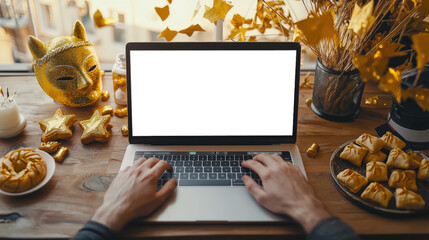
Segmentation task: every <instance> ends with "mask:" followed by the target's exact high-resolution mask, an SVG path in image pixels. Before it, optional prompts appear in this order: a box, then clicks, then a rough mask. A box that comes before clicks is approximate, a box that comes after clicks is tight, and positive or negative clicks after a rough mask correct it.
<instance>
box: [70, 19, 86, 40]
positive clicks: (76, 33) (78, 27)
mask: <svg viewBox="0 0 429 240" xmlns="http://www.w3.org/2000/svg"><path fill="white" fill-rule="evenodd" d="M72 36H73V37H77V38H79V39H81V40H82V41H86V40H87V38H86V31H85V27H84V26H83V24H82V23H81V22H80V21H76V22H75V23H74V27H73V32H72Z"/></svg>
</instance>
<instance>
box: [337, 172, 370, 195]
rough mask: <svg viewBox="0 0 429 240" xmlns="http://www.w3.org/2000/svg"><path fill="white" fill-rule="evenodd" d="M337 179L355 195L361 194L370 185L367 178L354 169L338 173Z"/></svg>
mask: <svg viewBox="0 0 429 240" xmlns="http://www.w3.org/2000/svg"><path fill="white" fill-rule="evenodd" d="M337 179H338V181H340V182H341V184H343V185H344V186H346V187H347V188H348V189H349V190H350V191H351V192H353V193H357V192H359V190H360V189H361V188H362V187H363V186H365V185H366V184H367V183H368V180H367V179H366V178H364V177H363V176H362V175H360V174H359V173H357V172H356V171H354V170H352V169H346V170H344V171H342V172H340V173H338V175H337Z"/></svg>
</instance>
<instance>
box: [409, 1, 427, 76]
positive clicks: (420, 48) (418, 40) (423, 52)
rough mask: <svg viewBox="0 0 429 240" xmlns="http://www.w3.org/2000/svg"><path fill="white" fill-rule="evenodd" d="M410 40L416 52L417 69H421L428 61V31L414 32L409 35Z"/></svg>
mask: <svg viewBox="0 0 429 240" xmlns="http://www.w3.org/2000/svg"><path fill="white" fill-rule="evenodd" d="M426 1H427V0H426ZM411 40H413V45H412V47H413V49H414V50H415V51H416V53H417V57H416V58H417V69H419V70H422V69H423V68H424V67H425V65H426V64H427V63H428V62H429V33H418V34H415V35H413V36H411Z"/></svg>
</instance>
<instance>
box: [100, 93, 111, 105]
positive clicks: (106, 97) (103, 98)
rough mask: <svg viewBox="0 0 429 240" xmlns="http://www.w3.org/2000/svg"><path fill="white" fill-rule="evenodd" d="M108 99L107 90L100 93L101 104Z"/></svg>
mask: <svg viewBox="0 0 429 240" xmlns="http://www.w3.org/2000/svg"><path fill="white" fill-rule="evenodd" d="M109 97H110V93H109V91H108V90H106V91H103V92H101V100H102V101H103V102H105V101H107V100H108V99H109Z"/></svg>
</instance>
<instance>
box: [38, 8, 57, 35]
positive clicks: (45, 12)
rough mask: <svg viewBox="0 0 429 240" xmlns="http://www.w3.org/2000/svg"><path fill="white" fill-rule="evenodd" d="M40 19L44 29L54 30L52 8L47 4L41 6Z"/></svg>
mask: <svg viewBox="0 0 429 240" xmlns="http://www.w3.org/2000/svg"><path fill="white" fill-rule="evenodd" d="M41 17H42V19H43V24H44V26H45V27H46V28H48V29H51V30H55V24H54V17H53V15H52V6H51V5H49V4H42V16H41Z"/></svg>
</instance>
